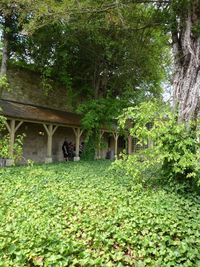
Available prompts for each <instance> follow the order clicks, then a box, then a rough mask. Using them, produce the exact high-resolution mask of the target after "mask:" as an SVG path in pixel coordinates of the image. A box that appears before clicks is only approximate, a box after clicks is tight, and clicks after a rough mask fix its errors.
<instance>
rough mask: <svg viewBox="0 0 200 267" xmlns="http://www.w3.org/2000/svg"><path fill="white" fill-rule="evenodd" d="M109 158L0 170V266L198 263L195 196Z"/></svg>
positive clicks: (199, 206)
mask: <svg viewBox="0 0 200 267" xmlns="http://www.w3.org/2000/svg"><path fill="white" fill-rule="evenodd" d="M109 164H110V163H109V162H104V161H99V162H79V163H75V162H69V163H65V164H55V165H41V166H34V167H15V168H7V169H1V170H0V266H5V267H6V266H17V267H18V266H19V267H22V266H52V267H53V266H77V267H78V266H118V267H119V266H133V267H134V266H136V267H142V266H152V267H158V266H160V267H165V266H173V267H174V266H175V267H176V266H192V267H195V266H200V199H199V197H198V196H197V195H195V194H189V193H188V194H187V195H185V196H184V195H180V194H177V193H176V192H175V191H173V190H171V191H170V190H164V189H163V188H162V187H156V188H154V189H153V188H145V189H144V188H141V187H140V186H139V185H135V184H134V182H133V181H131V179H130V178H128V177H126V178H124V177H116V176H115V175H114V174H112V173H110V172H109V171H108V167H109Z"/></svg>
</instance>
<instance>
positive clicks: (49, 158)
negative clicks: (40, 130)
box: [43, 123, 58, 163]
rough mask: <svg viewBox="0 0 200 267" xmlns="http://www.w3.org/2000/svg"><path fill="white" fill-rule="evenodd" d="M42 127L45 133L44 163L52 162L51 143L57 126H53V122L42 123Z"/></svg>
mask: <svg viewBox="0 0 200 267" xmlns="http://www.w3.org/2000/svg"><path fill="white" fill-rule="evenodd" d="M43 126H44V129H45V130H46V133H47V158H46V160H45V162H46V163H50V162H52V144H53V135H54V133H55V131H56V130H57V128H58V126H57V125H56V126H54V125H53V124H47V125H46V124H44V123H43Z"/></svg>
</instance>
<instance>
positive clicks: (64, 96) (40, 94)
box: [0, 69, 132, 165]
mask: <svg viewBox="0 0 200 267" xmlns="http://www.w3.org/2000/svg"><path fill="white" fill-rule="evenodd" d="M8 77H9V82H10V87H11V88H10V90H9V91H4V92H3V94H2V97H1V99H0V107H1V109H2V110H1V114H3V115H4V116H5V117H6V118H7V123H6V127H7V130H8V133H9V136H10V151H9V154H10V159H8V160H7V165H10V164H12V163H13V160H12V157H13V144H14V140H15V137H16V135H18V134H22V133H23V134H25V138H24V143H23V159H22V161H21V163H25V162H26V161H27V160H28V159H30V160H33V161H34V162H38V163H39V162H46V163H50V162H54V161H63V160H64V158H63V153H62V144H63V142H64V140H65V138H66V139H67V140H68V141H71V142H72V143H74V144H75V157H74V160H79V159H80V158H79V146H80V143H81V142H82V141H84V131H83V130H82V129H81V117H80V115H78V114H76V113H73V112H72V104H71V103H70V101H69V96H68V92H67V90H66V89H65V88H62V87H56V90H52V91H50V92H49V93H48V94H46V93H45V92H44V89H43V88H42V86H41V80H40V77H39V76H38V74H36V73H32V72H27V71H25V70H20V69H12V70H10V71H9V72H8ZM56 86H57V85H56ZM101 138H102V139H103V140H104V143H105V148H104V149H101V150H99V151H97V152H96V157H97V158H105V156H106V152H107V151H108V148H109V149H110V150H111V156H112V155H113V157H114V155H115V156H116V155H117V154H118V153H119V152H120V151H122V150H123V149H124V148H125V141H124V140H123V137H119V135H118V133H117V132H116V131H115V130H114V129H113V130H110V131H108V130H107V129H101ZM127 143H128V148H127V149H128V152H129V153H131V152H132V140H131V138H128V142H127Z"/></svg>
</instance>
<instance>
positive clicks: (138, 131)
mask: <svg viewBox="0 0 200 267" xmlns="http://www.w3.org/2000/svg"><path fill="white" fill-rule="evenodd" d="M127 122H128V125H130V122H131V123H132V127H131V128H130V129H129V131H130V134H131V135H132V136H133V137H137V139H138V143H139V144H149V146H148V148H147V149H143V150H141V151H140V152H138V153H136V154H134V155H130V156H127V155H123V156H122V159H121V160H118V161H117V162H115V163H114V164H115V166H117V167H120V168H122V169H123V170H124V171H125V172H126V173H127V174H131V175H132V176H134V178H136V179H140V181H142V179H143V178H144V174H145V173H146V172H147V170H148V169H149V168H154V167H155V169H156V171H157V166H160V169H161V171H162V175H163V176H164V177H167V178H177V179H179V180H186V179H189V181H190V183H193V182H195V183H196V184H198V185H200V176H199V172H200V164H199V160H200V155H199V153H198V149H199V147H198V139H197V136H198V135H199V132H198V131H197V130H192V128H190V129H188V128H187V127H186V125H185V124H183V123H177V118H176V114H174V113H172V112H171V111H170V108H169V107H166V106H163V105H160V104H159V103H156V102H147V103H142V104H140V105H139V106H137V107H129V108H128V109H126V110H125V111H124V113H123V115H121V116H120V117H119V124H120V126H121V127H122V128H127ZM150 124H151V127H149V125H150ZM151 144H153V145H151Z"/></svg>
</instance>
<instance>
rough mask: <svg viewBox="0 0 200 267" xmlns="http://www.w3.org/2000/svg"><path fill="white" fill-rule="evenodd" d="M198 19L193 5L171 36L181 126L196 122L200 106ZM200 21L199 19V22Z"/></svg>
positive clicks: (176, 106) (176, 102)
mask: <svg viewBox="0 0 200 267" xmlns="http://www.w3.org/2000/svg"><path fill="white" fill-rule="evenodd" d="M194 17H195V20H196V19H197V14H195V10H194V8H193V7H192V5H190V6H189V7H188V10H187V14H186V15H185V17H184V19H183V18H182V20H181V19H179V18H177V19H176V27H175V28H176V30H175V31H173V32H172V39H173V53H174V65H175V73H174V83H173V86H174V94H173V100H174V103H173V104H174V107H175V108H177V110H178V122H185V123H186V124H188V125H189V122H190V121H191V120H196V118H197V116H198V112H199V104H200V36H199V35H195V34H194V33H193V26H194V23H195V21H194V20H193V18H194ZM198 19H199V18H198Z"/></svg>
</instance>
